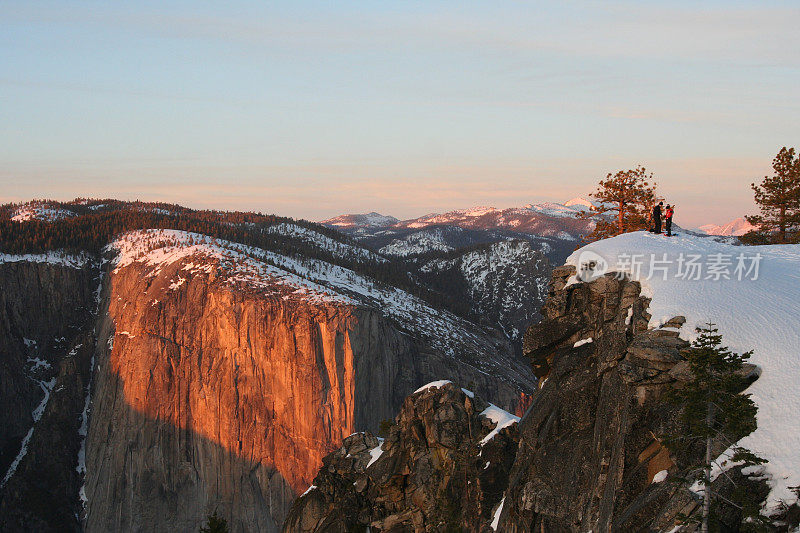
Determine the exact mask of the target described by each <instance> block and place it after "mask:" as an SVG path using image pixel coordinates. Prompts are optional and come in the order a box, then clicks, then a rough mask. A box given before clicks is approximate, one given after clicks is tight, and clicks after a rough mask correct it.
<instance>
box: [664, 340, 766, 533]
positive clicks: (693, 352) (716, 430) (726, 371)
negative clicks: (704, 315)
mask: <svg viewBox="0 0 800 533" xmlns="http://www.w3.org/2000/svg"><path fill="white" fill-rule="evenodd" d="M697 333H698V334H699V335H698V337H697V339H696V340H695V341H694V342H693V343H692V345H691V347H690V348H689V349H688V350H687V351H686V352H685V355H686V359H687V361H688V363H689V369H690V372H691V377H692V379H691V381H689V382H688V383H686V384H685V385H684V386H683V387H681V388H675V389H673V390H671V391H670V393H669V394H668V396H667V398H668V399H669V400H670V401H672V402H673V403H676V404H677V405H680V406H681V407H682V411H681V416H680V422H681V425H682V431H681V432H680V433H679V434H677V435H673V436H671V437H669V438H667V439H666V443H667V445H668V446H670V447H672V448H673V449H674V448H680V447H686V446H689V445H691V443H692V442H697V440H699V439H700V440H704V441H705V457H704V459H703V462H702V463H701V464H700V465H699V466H700V467H701V469H700V471H699V472H698V475H697V477H696V479H697V480H698V481H700V482H701V483H702V486H703V512H702V520H701V531H702V532H703V533H707V532H708V526H709V517H710V516H711V511H712V509H711V506H712V504H713V501H714V498H715V495H714V493H713V489H712V485H711V468H712V465H714V464H715V459H714V456H713V452H712V445H713V443H714V440H715V439H718V440H721V441H722V442H724V443H725V444H726V445H728V444H729V443H733V442H736V441H738V440H740V439H741V438H742V437H744V436H746V435H749V434H750V433H752V432H753V431H754V430H755V429H756V413H757V411H758V407H757V406H756V405H755V403H754V402H753V401H752V400H751V399H750V395H749V394H744V393H743V392H742V391H743V390H744V389H745V388H746V386H747V380H746V379H745V377H744V376H743V373H742V372H741V370H742V367H743V365H744V363H745V362H746V361H747V359H749V358H750V356H751V355H752V352H745V353H742V354H737V353H734V352H732V351H730V350H729V349H728V348H727V347H724V346H722V335H720V334H719V333H718V330H717V329H716V328H715V327H714V325H713V324H707V325H706V327H699V328H697ZM730 460H731V461H733V462H736V463H740V464H741V465H742V466H752V465H758V464H763V463H765V462H766V460H765V459H762V458H760V457H758V456H756V455H755V454H753V453H752V452H751V451H749V450H747V449H745V448H742V447H740V446H735V445H734V446H733V455H732V456H731V457H730ZM728 503H733V502H728ZM734 505H736V504H734ZM737 507H738V506H737ZM740 510H741V511H742V519H743V521H747V522H748V523H751V524H752V523H757V522H760V521H762V520H764V517H762V516H760V515H759V514H758V507H757V506H755V505H748V506H742V507H741V508H740Z"/></svg>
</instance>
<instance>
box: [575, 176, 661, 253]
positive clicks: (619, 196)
mask: <svg viewBox="0 0 800 533" xmlns="http://www.w3.org/2000/svg"><path fill="white" fill-rule="evenodd" d="M652 179H653V174H652V173H651V174H648V173H647V170H645V168H644V167H641V166H639V167H636V168H635V169H630V170H620V171H619V172H617V173H616V174H611V173H609V174H608V175H607V176H606V178H605V179H603V180H600V183H599V184H598V187H597V190H596V191H595V192H593V193H592V194H591V195H590V196H591V197H592V198H594V199H595V200H597V201H598V204H599V205H595V206H592V207H591V208H590V209H589V211H583V212H581V213H579V214H578V217H579V218H581V219H584V220H585V219H594V221H595V228H594V230H593V231H592V233H590V234H589V235H586V236H584V237H583V239H584V240H585V241H587V242H592V241H596V240H599V239H605V238H608V237H613V236H614V235H620V234H622V233H627V232H629V231H638V230H642V229H647V228H648V227H649V226H650V213H651V211H652V209H653V206H654V205H655V203H656V185H655V183H653V184H652V185H651V184H650V181H651V180H652ZM609 216H610V217H609ZM609 218H611V219H609Z"/></svg>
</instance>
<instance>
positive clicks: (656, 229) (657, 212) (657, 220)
mask: <svg viewBox="0 0 800 533" xmlns="http://www.w3.org/2000/svg"><path fill="white" fill-rule="evenodd" d="M663 205H664V202H658V205H656V206H655V207H654V208H653V233H661V206H663Z"/></svg>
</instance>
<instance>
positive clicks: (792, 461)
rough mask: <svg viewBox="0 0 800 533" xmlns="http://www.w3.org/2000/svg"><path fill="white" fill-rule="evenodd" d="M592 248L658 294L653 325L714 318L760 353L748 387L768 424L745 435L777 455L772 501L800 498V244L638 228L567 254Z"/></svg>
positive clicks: (747, 442) (690, 324) (730, 336)
mask: <svg viewBox="0 0 800 533" xmlns="http://www.w3.org/2000/svg"><path fill="white" fill-rule="evenodd" d="M587 251H591V252H593V253H595V254H598V255H600V256H601V257H602V258H603V259H604V260H605V261H606V262H607V264H608V271H626V272H628V273H629V274H630V275H631V276H632V277H633V278H634V279H637V280H639V281H641V283H642V290H643V293H645V295H647V296H650V297H652V302H651V304H650V313H651V314H652V319H651V324H650V325H651V326H658V325H660V324H662V323H664V322H665V321H666V320H668V319H669V318H671V317H673V316H676V315H684V316H686V318H687V324H686V325H685V326H684V327H683V330H682V333H681V335H682V336H683V337H684V338H687V339H689V340H691V339H692V338H693V337H694V327H695V326H698V325H702V324H705V323H708V322H711V323H714V324H716V325H717V327H718V328H719V331H720V333H721V334H722V335H723V343H724V344H725V345H727V346H729V347H730V348H731V349H733V350H734V351H737V352H740V353H741V352H744V351H747V350H754V354H753V356H752V358H751V359H750V361H751V362H752V363H755V364H757V365H758V366H759V367H760V368H761V370H762V373H761V376H760V378H759V379H758V380H757V381H756V382H755V383H754V384H753V385H751V386H750V388H749V389H748V390H747V392H748V393H751V394H752V398H753V400H754V401H755V402H756V404H757V405H758V429H757V430H756V431H755V432H753V433H752V434H751V435H749V436H747V437H745V438H744V439H742V441H741V442H740V444H741V445H742V446H745V447H747V448H750V449H752V450H753V451H754V452H756V453H757V454H759V455H761V456H763V457H765V458H767V459H768V460H769V463H768V464H767V465H766V473H767V474H768V475H769V484H770V487H771V489H772V490H771V492H770V495H769V498H768V503H767V505H768V508H769V509H774V508H775V507H776V506H777V504H778V503H779V501H780V500H783V501H785V502H788V503H790V502H793V501H795V500H796V499H797V498H796V496H795V494H794V493H793V492H792V491H790V490H789V487H792V486H798V485H800V394H798V390H800V245H773V246H758V247H748V246H732V245H729V244H724V243H720V242H716V241H715V240H714V239H711V238H707V237H698V236H692V235H681V236H678V237H672V238H670V237H665V236H661V235H653V234H650V233H647V232H636V233H628V234H625V235H620V236H618V237H614V238H611V239H607V240H603V241H599V242H596V243H593V244H590V245H588V246H586V247H584V248H581V249H580V250H577V251H576V252H575V253H573V254H572V255H571V256H570V257H569V258H568V259H567V263H569V264H573V265H576V266H577V267H578V268H579V269H580V264H581V263H585V261H586V259H587V258H591V256H588V254H587V253H586V252H587ZM651 257H652V258H653V259H655V262H654V263H652V266H651ZM637 265H640V266H637ZM697 265H699V266H697Z"/></svg>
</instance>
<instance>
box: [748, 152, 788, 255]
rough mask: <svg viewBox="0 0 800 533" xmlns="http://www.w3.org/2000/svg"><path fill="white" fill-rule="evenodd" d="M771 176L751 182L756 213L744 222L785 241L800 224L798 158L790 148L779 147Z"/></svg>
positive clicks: (773, 161)
mask: <svg viewBox="0 0 800 533" xmlns="http://www.w3.org/2000/svg"><path fill="white" fill-rule="evenodd" d="M772 168H773V170H774V171H775V174H774V175H773V176H764V179H763V181H762V182H761V184H760V185H756V184H755V183H752V184H751V185H750V186H751V187H752V188H753V192H754V195H755V201H756V203H757V204H758V207H759V208H760V209H761V214H760V215H753V216H748V217H746V218H747V221H748V222H750V223H751V224H753V225H755V226H758V228H759V232H760V233H762V234H766V235H771V234H774V236H775V240H777V242H779V243H785V242H788V239H787V237H788V235H789V234H790V233H792V232H793V231H794V230H796V229H797V228H799V227H800V157H797V156H795V151H794V148H786V147H785V146H784V147H783V148H781V150H780V151H779V152H778V155H776V156H775V159H773V160H772Z"/></svg>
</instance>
